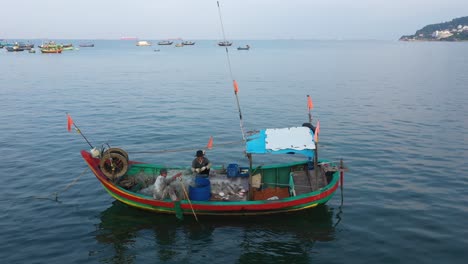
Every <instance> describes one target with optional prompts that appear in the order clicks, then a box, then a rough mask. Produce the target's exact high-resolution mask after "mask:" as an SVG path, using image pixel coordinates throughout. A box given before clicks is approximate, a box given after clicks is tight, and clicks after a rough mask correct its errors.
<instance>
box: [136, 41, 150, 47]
mask: <svg viewBox="0 0 468 264" xmlns="http://www.w3.org/2000/svg"><path fill="white" fill-rule="evenodd" d="M136 45H137V46H151V45H152V44H151V42H149V41H146V40H140V41H138V42H137V43H136Z"/></svg>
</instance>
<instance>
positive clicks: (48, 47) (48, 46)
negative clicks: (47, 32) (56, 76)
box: [39, 41, 63, 53]
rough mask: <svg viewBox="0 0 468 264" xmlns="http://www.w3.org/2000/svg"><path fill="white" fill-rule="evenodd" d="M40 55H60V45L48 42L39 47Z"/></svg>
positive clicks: (61, 48)
mask: <svg viewBox="0 0 468 264" xmlns="http://www.w3.org/2000/svg"><path fill="white" fill-rule="evenodd" d="M39 47H40V49H41V52H42V53H62V50H63V47H62V45H57V44H56V43H55V42H54V41H49V42H47V43H45V44H42V45H40V46H39Z"/></svg>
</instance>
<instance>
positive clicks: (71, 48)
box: [60, 43, 75, 50]
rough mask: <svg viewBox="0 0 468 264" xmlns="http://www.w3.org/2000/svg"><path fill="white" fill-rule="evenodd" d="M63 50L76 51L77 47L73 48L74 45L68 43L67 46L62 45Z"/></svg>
mask: <svg viewBox="0 0 468 264" xmlns="http://www.w3.org/2000/svg"><path fill="white" fill-rule="evenodd" d="M60 46H61V47H62V50H74V49H75V47H73V44H71V43H67V44H61V45H60Z"/></svg>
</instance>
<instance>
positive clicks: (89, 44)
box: [79, 43, 94, 48]
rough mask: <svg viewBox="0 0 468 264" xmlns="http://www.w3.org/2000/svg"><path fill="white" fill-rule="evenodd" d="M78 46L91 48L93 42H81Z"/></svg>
mask: <svg viewBox="0 0 468 264" xmlns="http://www.w3.org/2000/svg"><path fill="white" fill-rule="evenodd" d="M79 46H80V47H81V48H92V47H94V44H93V43H81V44H79Z"/></svg>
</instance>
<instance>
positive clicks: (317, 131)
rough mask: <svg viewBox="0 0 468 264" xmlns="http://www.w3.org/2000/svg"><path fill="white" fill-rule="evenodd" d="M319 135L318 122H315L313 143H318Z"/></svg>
mask: <svg viewBox="0 0 468 264" xmlns="http://www.w3.org/2000/svg"><path fill="white" fill-rule="evenodd" d="M319 133H320V120H318V121H317V127H315V133H314V141H315V143H318V135H319Z"/></svg>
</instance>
